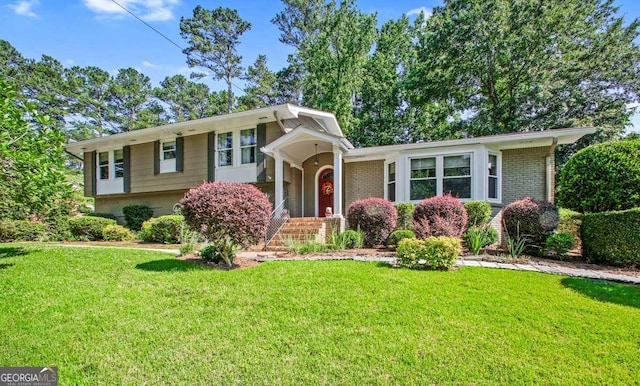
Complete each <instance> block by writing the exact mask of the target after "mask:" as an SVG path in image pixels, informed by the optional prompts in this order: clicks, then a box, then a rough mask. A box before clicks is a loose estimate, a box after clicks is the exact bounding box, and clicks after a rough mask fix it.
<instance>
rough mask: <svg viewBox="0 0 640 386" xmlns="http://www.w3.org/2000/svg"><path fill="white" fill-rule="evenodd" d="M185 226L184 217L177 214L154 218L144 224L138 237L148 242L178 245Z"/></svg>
mask: <svg viewBox="0 0 640 386" xmlns="http://www.w3.org/2000/svg"><path fill="white" fill-rule="evenodd" d="M183 224H184V217H182V216H180V215H176V214H170V215H166V216H160V217H152V218H150V219H148V220H147V221H145V222H144V223H142V230H141V231H140V233H138V237H139V238H140V239H141V240H142V241H146V242H155V243H165V244H177V243H179V242H180V234H181V232H182V227H183ZM185 226H186V225H185Z"/></svg>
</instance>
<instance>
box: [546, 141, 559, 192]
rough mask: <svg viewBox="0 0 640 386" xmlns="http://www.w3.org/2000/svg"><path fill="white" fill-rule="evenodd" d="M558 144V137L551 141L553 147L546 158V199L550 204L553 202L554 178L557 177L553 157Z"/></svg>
mask: <svg viewBox="0 0 640 386" xmlns="http://www.w3.org/2000/svg"><path fill="white" fill-rule="evenodd" d="M557 144H558V137H553V140H552V141H551V146H550V147H549V151H548V152H547V156H546V159H545V160H546V163H545V167H546V181H545V188H546V189H545V190H546V192H545V195H546V197H545V199H546V200H547V201H549V202H553V201H554V200H553V198H554V197H553V186H554V176H555V168H554V165H553V155H554V153H555V151H556V145H557Z"/></svg>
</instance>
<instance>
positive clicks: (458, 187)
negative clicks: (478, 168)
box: [442, 154, 471, 198]
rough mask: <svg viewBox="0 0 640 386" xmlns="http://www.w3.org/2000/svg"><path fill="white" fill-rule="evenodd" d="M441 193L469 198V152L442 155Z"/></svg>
mask: <svg viewBox="0 0 640 386" xmlns="http://www.w3.org/2000/svg"><path fill="white" fill-rule="evenodd" d="M442 193H443V194H450V195H452V196H454V197H458V198H471V154H462V155H453V156H446V157H443V176H442Z"/></svg>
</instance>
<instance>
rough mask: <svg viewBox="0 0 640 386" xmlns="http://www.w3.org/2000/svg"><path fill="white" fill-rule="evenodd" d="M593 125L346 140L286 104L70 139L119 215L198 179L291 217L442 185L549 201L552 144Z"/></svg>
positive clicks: (331, 126)
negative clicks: (400, 140) (263, 199)
mask: <svg viewBox="0 0 640 386" xmlns="http://www.w3.org/2000/svg"><path fill="white" fill-rule="evenodd" d="M593 132H595V129H593V128H568V129H557V130H546V131H536V132H526V133H515V134H505V135H495V136H487V137H477V138H465V139H457V140H447V141H437V142H423V143H413V144H402V145H389V146H376V147H367V148H354V146H353V145H352V144H351V143H350V142H349V141H348V140H347V138H345V136H344V135H343V133H342V130H341V128H340V126H339V125H338V122H337V121H336V118H335V116H334V115H333V114H331V113H328V112H324V111H318V110H314V109H310V108H305V107H300V106H295V105H290V104H284V105H278V106H272V107H265V108H260V109H255V110H250V111H244V112H239V113H233V114H228V115H219V116H214V117H210V118H203V119H198V120H193V121H188V122H180V123H174V124H169V125H164V126H158V127H152V128H147V129H142V130H137V131H132V132H126V133H121V134H115V135H111V136H106V137H100V138H95V139H90V140H86V141H81V142H75V143H71V144H69V145H68V146H67V150H68V151H70V152H72V153H77V154H79V153H83V157H84V182H85V195H86V196H90V197H94V198H95V205H96V211H97V212H103V213H112V214H114V215H115V216H117V217H118V218H119V219H121V218H122V215H123V214H122V208H123V207H124V206H127V205H131V204H143V205H147V206H149V207H151V208H152V209H153V211H154V215H156V216H157V215H163V214H169V213H171V212H172V208H173V206H174V204H175V203H177V202H178V201H179V200H180V199H181V198H182V197H183V195H184V194H185V193H186V192H187V191H188V190H189V189H190V188H191V187H193V186H194V185H196V184H200V183H202V182H203V181H231V182H245V183H251V184H254V185H255V186H257V187H258V188H259V189H261V190H262V191H264V192H265V193H266V194H267V195H268V196H269V198H270V200H271V202H272V204H273V205H274V208H278V207H280V208H284V209H286V213H287V215H288V216H290V217H324V216H325V215H328V214H331V215H332V216H334V217H341V216H342V215H343V213H344V210H345V208H347V207H348V206H349V204H350V203H352V202H354V201H356V200H360V199H364V198H369V197H379V198H385V199H388V200H390V201H392V202H394V203H399V202H407V201H412V202H416V203H417V202H419V201H420V200H422V199H424V198H426V197H431V196H436V195H443V194H447V193H450V194H451V195H453V196H455V197H458V198H460V199H461V200H462V201H466V200H482V201H488V202H490V203H491V204H492V206H493V207H494V212H495V213H497V212H498V211H499V210H500V208H502V207H503V206H504V205H507V204H509V203H511V202H513V201H515V200H516V199H519V198H524V197H532V198H535V199H539V200H548V201H553V192H554V174H555V172H554V149H555V147H556V145H561V144H569V143H573V142H575V141H576V140H578V139H579V138H581V137H582V136H584V135H586V134H591V133H593Z"/></svg>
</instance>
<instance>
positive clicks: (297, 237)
mask: <svg viewBox="0 0 640 386" xmlns="http://www.w3.org/2000/svg"><path fill="white" fill-rule="evenodd" d="M327 228H328V227H327V220H326V219H324V218H318V217H303V218H290V219H289V220H287V222H286V223H285V224H284V225H283V226H282V228H280V231H278V233H276V235H275V236H274V237H273V239H272V240H271V241H270V242H269V244H267V248H266V250H267V251H273V252H287V251H289V248H288V247H287V245H290V243H291V242H292V241H299V242H304V241H308V240H315V241H318V242H324V241H325V239H326V237H327Z"/></svg>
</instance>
